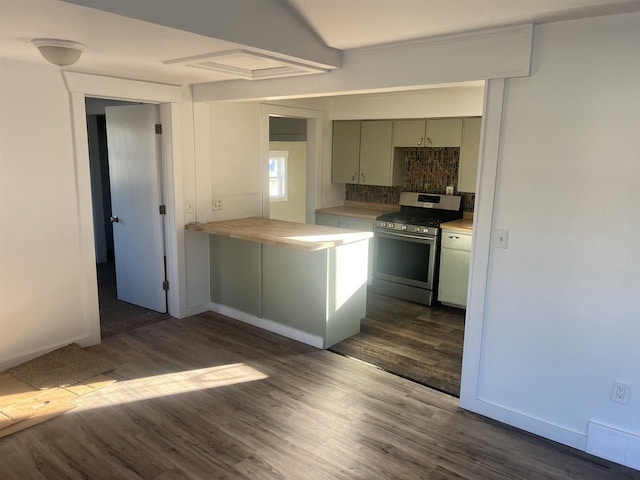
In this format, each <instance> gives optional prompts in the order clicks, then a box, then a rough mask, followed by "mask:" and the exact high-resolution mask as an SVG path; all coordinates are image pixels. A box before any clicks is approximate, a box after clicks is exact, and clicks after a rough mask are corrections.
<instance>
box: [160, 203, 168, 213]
mask: <svg viewBox="0 0 640 480" xmlns="http://www.w3.org/2000/svg"><path fill="white" fill-rule="evenodd" d="M159 210H160V215H166V214H167V207H166V206H165V205H160V207H159Z"/></svg>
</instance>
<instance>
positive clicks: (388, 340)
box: [331, 292, 464, 397]
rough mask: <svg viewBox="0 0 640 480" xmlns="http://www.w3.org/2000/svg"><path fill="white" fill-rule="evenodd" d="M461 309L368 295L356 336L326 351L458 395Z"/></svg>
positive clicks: (461, 339) (462, 338)
mask: <svg viewBox="0 0 640 480" xmlns="http://www.w3.org/2000/svg"><path fill="white" fill-rule="evenodd" d="M463 340H464V310H460V309H457V308H451V307H445V306H435V307H426V306H424V305H419V304H416V303H412V302H406V301H404V300H400V299H397V298H392V297H386V296H383V295H378V294H375V293H371V292H369V294H368V297H367V316H366V318H364V319H363V320H362V323H361V327H360V333H359V334H358V335H355V336H353V337H351V338H348V339H347V340H344V341H342V342H340V343H338V344H336V345H334V346H333V347H331V351H334V352H337V353H340V354H341V355H347V356H349V357H353V358H357V359H358V360H362V361H364V362H367V363H370V364H372V365H375V366H377V367H380V368H382V369H384V370H386V371H388V372H392V373H395V374H396V375H400V376H402V377H405V378H408V379H410V380H413V381H416V382H419V383H421V384H423V385H427V386H429V387H432V388H435V389H438V390H441V391H443V392H446V393H449V394H451V395H454V396H456V397H459V396H460V376H461V371H462V343H463Z"/></svg>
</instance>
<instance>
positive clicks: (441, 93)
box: [329, 82, 484, 120]
mask: <svg viewBox="0 0 640 480" xmlns="http://www.w3.org/2000/svg"><path fill="white" fill-rule="evenodd" d="M474 83H478V85H475V84H474V85H471V86H460V87H444V88H431V89H421V90H412V91H402V92H390V93H378V94H372V95H343V96H336V97H331V98H330V99H329V112H330V113H329V114H330V116H331V119H332V120H350V119H356V120H357V119H386V118H435V117H477V116H481V115H482V103H483V102H482V101H483V95H484V85H483V82H474Z"/></svg>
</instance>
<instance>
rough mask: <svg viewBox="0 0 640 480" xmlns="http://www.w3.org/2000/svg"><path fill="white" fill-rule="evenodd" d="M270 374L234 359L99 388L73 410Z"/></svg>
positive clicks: (246, 380) (194, 389)
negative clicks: (228, 362) (230, 362)
mask: <svg viewBox="0 0 640 480" xmlns="http://www.w3.org/2000/svg"><path fill="white" fill-rule="evenodd" d="M268 377H269V376H268V375H265V374H264V373H262V372H260V371H259V370H256V369H255V368H252V367H250V366H248V365H245V364H244V363H234V364H229V365H221V366H217V367H209V368H200V369H196V370H188V371H184V372H174V373H166V374H163V375H155V376H152V377H143V378H135V379H132V380H124V381H119V382H117V383H115V384H113V385H111V386H109V387H108V388H104V389H102V390H99V391H96V392H95V393H92V394H91V395H84V396H82V397H79V398H77V399H75V400H74V401H73V403H74V404H75V405H76V408H75V410H73V411H72V412H71V413H76V412H79V411H83V410H91V409H94V408H102V407H109V406H113V405H120V404H123V403H130V402H138V401H140V400H149V399H152V398H161V397H166V396H170V395H180V394H183V393H189V392H195V391H199V390H207V389H210V388H217V387H225V386H229V385H236V384H239V383H245V382H254V381H256V380H263V379H265V378H268Z"/></svg>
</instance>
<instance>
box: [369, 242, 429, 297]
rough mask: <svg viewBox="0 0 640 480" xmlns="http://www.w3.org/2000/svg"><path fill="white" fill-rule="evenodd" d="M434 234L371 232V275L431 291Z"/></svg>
mask: <svg viewBox="0 0 640 480" xmlns="http://www.w3.org/2000/svg"><path fill="white" fill-rule="evenodd" d="M437 242H438V238H437V237H419V236H413V235H411V234H409V233H397V234H396V233H390V232H382V231H377V232H376V233H375V243H376V245H375V266H374V278H377V279H380V280H386V281H389V282H395V283H400V284H403V285H409V286H412V287H417V288H423V289H426V290H433V286H434V273H435V262H436V250H437Z"/></svg>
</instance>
